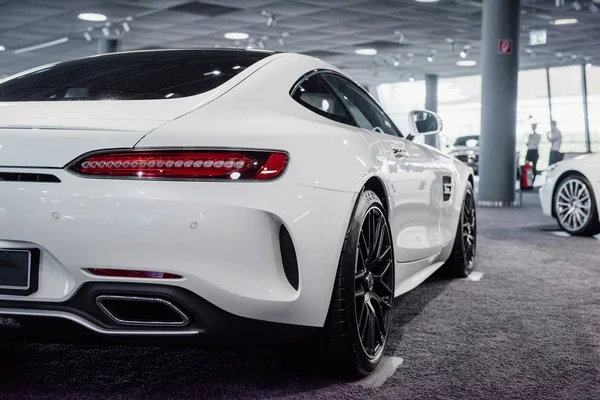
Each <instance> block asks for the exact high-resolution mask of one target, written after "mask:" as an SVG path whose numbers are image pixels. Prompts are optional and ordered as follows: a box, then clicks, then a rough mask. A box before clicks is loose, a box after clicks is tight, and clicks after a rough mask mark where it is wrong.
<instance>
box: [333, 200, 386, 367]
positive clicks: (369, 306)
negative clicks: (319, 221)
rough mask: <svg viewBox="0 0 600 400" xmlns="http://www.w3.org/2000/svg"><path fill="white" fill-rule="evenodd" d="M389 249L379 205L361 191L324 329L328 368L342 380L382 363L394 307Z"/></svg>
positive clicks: (383, 217)
mask: <svg viewBox="0 0 600 400" xmlns="http://www.w3.org/2000/svg"><path fill="white" fill-rule="evenodd" d="M372 232H375V235H373V233H372ZM392 244H393V241H392V240H391V231H390V226H389V221H388V218H387V212H386V211H385V209H384V207H383V204H382V202H381V200H380V199H379V197H378V196H377V195H376V194H375V193H374V192H372V191H370V190H363V191H362V193H361V194H360V195H359V199H358V202H357V204H356V207H355V210H354V213H353V215H352V219H351V221H350V224H349V227H348V230H347V232H346V238H345V240H344V245H343V248H342V253H341V256H340V261H339V265H338V269H337V274H336V278H335V283H334V287H333V294H332V298H331V303H330V306H329V313H328V315H327V319H326V322H325V326H324V329H323V336H324V337H323V346H324V347H325V349H324V350H325V352H324V353H325V354H326V358H327V362H328V364H329V365H330V367H331V368H333V369H334V370H335V371H337V372H340V373H341V374H342V375H343V376H344V377H346V378H360V377H364V376H367V375H368V374H370V373H371V372H372V371H373V370H375V368H377V365H378V364H379V362H380V361H381V359H382V357H383V352H384V351H385V347H386V345H387V341H388V338H389V334H390V328H391V314H392V310H393V302H394V282H395V281H394V279H395V275H394V264H395V263H394V250H393V246H392Z"/></svg>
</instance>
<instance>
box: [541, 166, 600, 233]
mask: <svg viewBox="0 0 600 400" xmlns="http://www.w3.org/2000/svg"><path fill="white" fill-rule="evenodd" d="M580 199H582V200H581V201H580ZM571 209H575V210H576V211H575V213H576V214H578V216H579V217H581V218H582V220H579V219H578V218H575V217H569V215H571V214H569V212H570V210H571ZM552 210H553V211H554V215H555V216H556V221H557V222H558V225H559V226H560V228H561V229H562V230H563V231H565V232H567V233H569V234H571V235H573V236H593V235H596V234H598V233H600V220H599V219H598V205H597V203H596V198H595V196H594V191H593V189H592V185H591V184H590V182H589V181H588V180H587V179H586V178H585V177H584V176H583V175H580V174H569V175H566V176H565V177H563V178H562V179H561V180H560V181H559V182H558V184H557V185H556V191H555V193H554V196H553V197H552ZM567 214H568V215H567ZM579 221H583V222H582V223H579Z"/></svg>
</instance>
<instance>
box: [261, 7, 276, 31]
mask: <svg viewBox="0 0 600 400" xmlns="http://www.w3.org/2000/svg"><path fill="white" fill-rule="evenodd" d="M260 14H261V15H262V16H263V17H267V26H268V27H269V28H272V27H273V26H274V25H275V16H274V15H273V13H271V12H269V11H266V10H263V11H262V12H261V13H260Z"/></svg>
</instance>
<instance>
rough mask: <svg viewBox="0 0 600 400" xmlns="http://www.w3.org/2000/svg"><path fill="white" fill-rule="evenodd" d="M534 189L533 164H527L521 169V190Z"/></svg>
mask: <svg viewBox="0 0 600 400" xmlns="http://www.w3.org/2000/svg"><path fill="white" fill-rule="evenodd" d="M532 187H533V164H532V163H530V162H526V163H525V164H524V165H523V166H522V167H521V189H531V188H532Z"/></svg>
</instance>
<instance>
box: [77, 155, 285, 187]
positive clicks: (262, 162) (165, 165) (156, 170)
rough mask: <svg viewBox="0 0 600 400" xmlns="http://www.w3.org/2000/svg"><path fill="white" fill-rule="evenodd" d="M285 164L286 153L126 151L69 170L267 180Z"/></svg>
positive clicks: (99, 174)
mask: <svg viewBox="0 0 600 400" xmlns="http://www.w3.org/2000/svg"><path fill="white" fill-rule="evenodd" d="M287 161H288V156H287V154H286V153H281V152H266V151H265V152H263V151H225V150H223V151H219V150H209V151H199V150H182V151H161V150H158V151H127V152H115V153H99V154H93V155H90V156H87V157H84V158H82V159H80V160H78V161H76V162H75V163H73V164H72V165H71V166H69V168H68V169H70V170H71V171H74V172H76V173H78V174H82V175H90V176H97V177H124V178H127V177H129V178H138V179H145V178H146V179H149V178H163V179H244V180H270V179H275V178H277V177H278V176H280V175H281V174H282V173H283V171H284V169H285V166H286V164H287Z"/></svg>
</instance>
